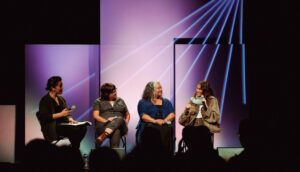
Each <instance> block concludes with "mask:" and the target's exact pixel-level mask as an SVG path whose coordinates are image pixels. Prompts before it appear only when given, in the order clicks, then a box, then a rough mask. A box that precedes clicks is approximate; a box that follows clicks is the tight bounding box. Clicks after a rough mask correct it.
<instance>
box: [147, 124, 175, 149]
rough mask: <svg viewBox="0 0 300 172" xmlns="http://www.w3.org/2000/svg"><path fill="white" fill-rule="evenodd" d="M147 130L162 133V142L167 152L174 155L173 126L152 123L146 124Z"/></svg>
mask: <svg viewBox="0 0 300 172" xmlns="http://www.w3.org/2000/svg"><path fill="white" fill-rule="evenodd" d="M145 127H147V128H151V129H153V130H157V131H159V133H160V136H161V142H162V144H163V147H164V149H165V151H166V152H168V153H172V152H173V147H174V145H173V144H174V143H173V140H174V139H173V138H174V137H173V127H172V125H168V124H163V125H157V124H152V123H146V126H145Z"/></svg>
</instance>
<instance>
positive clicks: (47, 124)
mask: <svg viewBox="0 0 300 172" xmlns="http://www.w3.org/2000/svg"><path fill="white" fill-rule="evenodd" d="M46 90H47V91H48V93H47V94H46V95H45V96H43V97H42V99H41V100H40V103H39V111H38V112H37V118H38V120H39V122H40V124H41V130H42V133H43V136H44V138H45V140H47V141H49V142H53V141H54V140H57V139H58V136H64V137H68V138H69V140H70V142H71V144H72V147H75V148H78V149H79V148H80V142H81V140H82V139H83V137H84V136H85V133H86V126H85V125H78V126H71V125H61V124H62V123H76V122H77V121H75V120H74V119H73V118H72V116H71V112H72V110H70V109H68V108H67V103H66V100H65V99H64V98H63V97H62V96H61V94H62V92H63V83H62V78H61V77H60V76H52V77H51V78H49V79H48V82H47V86H46Z"/></svg>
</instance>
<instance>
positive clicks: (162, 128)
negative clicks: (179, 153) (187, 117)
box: [137, 81, 175, 152]
mask: <svg viewBox="0 0 300 172" xmlns="http://www.w3.org/2000/svg"><path fill="white" fill-rule="evenodd" d="M138 113H139V116H140V121H139V124H138V127H137V129H138V131H137V132H138V138H139V135H140V134H142V133H143V131H144V128H145V127H149V128H152V129H154V130H158V131H159V132H160V134H161V141H162V144H163V146H164V148H165V150H166V151H168V152H172V151H173V150H172V149H173V147H172V145H173V142H172V141H173V133H174V132H173V129H174V119H175V111H174V107H173V105H172V103H171V102H170V101H169V100H168V99H166V98H164V97H163V90H162V86H161V84H160V82H157V81H151V82H148V83H147V85H146V87H145V89H144V92H143V95H142V99H141V100H140V101H139V103H138Z"/></svg>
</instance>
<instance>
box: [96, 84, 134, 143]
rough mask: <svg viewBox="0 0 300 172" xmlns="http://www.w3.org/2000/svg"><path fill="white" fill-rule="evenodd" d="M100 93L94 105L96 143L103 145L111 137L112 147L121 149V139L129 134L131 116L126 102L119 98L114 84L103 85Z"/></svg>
mask: <svg viewBox="0 0 300 172" xmlns="http://www.w3.org/2000/svg"><path fill="white" fill-rule="evenodd" d="M100 92H101V96H100V98H98V99H96V100H95V102H94V105H93V117H94V119H95V121H96V126H95V127H96V128H95V130H96V143H97V144H98V145H101V144H102V143H103V141H104V140H105V139H106V138H107V137H110V147H111V148H114V147H119V144H120V139H121V137H122V136H124V135H125V134H127V131H128V127H127V126H128V122H129V119H130V114H129V112H128V109H127V106H126V104H125V102H124V100H123V99H121V98H119V97H117V89H116V86H115V85H114V84H112V83H105V84H103V85H102V86H101V89H100Z"/></svg>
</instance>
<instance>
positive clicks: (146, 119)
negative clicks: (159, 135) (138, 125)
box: [142, 113, 156, 124]
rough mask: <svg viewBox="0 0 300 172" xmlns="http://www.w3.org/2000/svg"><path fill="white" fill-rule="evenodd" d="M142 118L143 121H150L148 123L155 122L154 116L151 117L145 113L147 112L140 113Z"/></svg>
mask: <svg viewBox="0 0 300 172" xmlns="http://www.w3.org/2000/svg"><path fill="white" fill-rule="evenodd" d="M142 120H143V121H144V122H150V123H154V124H155V123H156V119H154V118H152V117H151V116H150V115H147V114H145V113H144V114H143V115H142Z"/></svg>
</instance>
